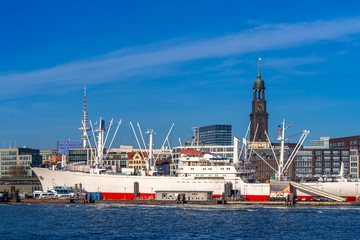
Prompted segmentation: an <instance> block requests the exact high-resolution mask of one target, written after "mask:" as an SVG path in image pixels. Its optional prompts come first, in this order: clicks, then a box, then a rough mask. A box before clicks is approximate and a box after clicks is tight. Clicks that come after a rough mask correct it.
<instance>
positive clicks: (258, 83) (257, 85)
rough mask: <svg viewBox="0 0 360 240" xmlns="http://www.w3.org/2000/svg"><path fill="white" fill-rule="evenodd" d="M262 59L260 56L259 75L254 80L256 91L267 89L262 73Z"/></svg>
mask: <svg viewBox="0 0 360 240" xmlns="http://www.w3.org/2000/svg"><path fill="white" fill-rule="evenodd" d="M261 60H262V58H259V61H258V75H257V78H256V80H255V82H254V87H253V89H254V91H257V90H260V91H264V90H265V83H264V80H262V79H261V74H260V61H261Z"/></svg>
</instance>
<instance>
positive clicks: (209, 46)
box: [0, 17, 360, 99]
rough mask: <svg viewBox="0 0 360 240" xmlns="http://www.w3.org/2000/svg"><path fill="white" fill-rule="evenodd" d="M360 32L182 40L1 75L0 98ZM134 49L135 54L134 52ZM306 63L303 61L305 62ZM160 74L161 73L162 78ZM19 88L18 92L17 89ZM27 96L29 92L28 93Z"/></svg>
mask: <svg viewBox="0 0 360 240" xmlns="http://www.w3.org/2000/svg"><path fill="white" fill-rule="evenodd" d="M359 32H360V17H354V18H348V19H337V20H331V21H316V22H303V23H296V24H273V25H262V26H260V27H256V28H253V29H250V30H244V31H243V32H240V33H238V34H233V35H228V36H223V37H215V38H211V39H202V40H194V41H189V40H188V41H185V42H184V41H182V42H181V43H176V44H170V45H167V46H166V47H159V44H157V46H156V47H151V46H148V47H142V46H140V47H138V48H133V49H132V51H131V52H128V51H125V50H124V51H122V50H120V51H114V52H112V53H110V54H108V55H104V56H99V57H97V58H92V59H89V60H82V61H78V62H71V63H66V64H62V65H59V66H55V67H52V68H48V69H43V70H38V71H32V72H24V73H15V74H11V73H10V74H2V75H0V82H1V84H2V88H1V90H0V96H1V98H2V99H6V98H8V97H10V96H11V95H12V96H13V95H14V94H15V95H16V94H24V93H25V92H29V89H32V90H35V91H36V90H37V89H44V88H46V87H47V88H54V87H61V86H67V87H68V86H71V85H80V84H85V83H86V84H96V83H103V82H111V81H121V80H125V79H129V78H131V77H147V76H149V73H151V71H156V69H157V70H159V69H161V68H162V67H165V69H167V70H166V71H161V70H160V72H163V73H162V74H164V75H166V74H171V73H170V72H171V71H170V72H169V71H168V69H169V67H170V68H171V65H173V64H175V66H174V68H176V67H178V66H179V65H181V64H186V63H188V62H189V61H193V60H201V59H211V58H223V57H229V56H234V55H241V54H246V53H254V52H261V51H267V50H278V49H288V48H292V47H300V46H304V45H309V44H314V43H317V42H321V41H329V40H338V39H341V38H343V37H347V36H350V35H352V34H356V33H359ZM137 49H138V50H137ZM317 60H319V59H317ZM305 62H306V61H305ZM160 74H161V73H160ZM20 86H21V87H20ZM29 94H31V93H29Z"/></svg>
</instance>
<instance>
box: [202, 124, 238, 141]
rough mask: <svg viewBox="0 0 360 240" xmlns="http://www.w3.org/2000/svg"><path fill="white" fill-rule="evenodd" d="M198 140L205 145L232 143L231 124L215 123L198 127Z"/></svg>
mask: <svg viewBox="0 0 360 240" xmlns="http://www.w3.org/2000/svg"><path fill="white" fill-rule="evenodd" d="M195 136H196V138H197V139H196V141H197V142H200V143H201V144H202V145H205V146H210V145H213V146H215V145H216V146H227V145H231V140H232V138H231V125H220V124H214V125H210V126H205V127H199V128H197V132H196V133H195Z"/></svg>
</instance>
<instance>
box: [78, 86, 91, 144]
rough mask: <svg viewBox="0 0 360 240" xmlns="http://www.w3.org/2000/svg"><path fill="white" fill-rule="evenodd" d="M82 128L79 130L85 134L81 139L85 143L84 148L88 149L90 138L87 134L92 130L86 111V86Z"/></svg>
mask: <svg viewBox="0 0 360 240" xmlns="http://www.w3.org/2000/svg"><path fill="white" fill-rule="evenodd" d="M81 122H82V125H83V126H82V127H79V130H80V131H82V132H83V134H82V135H81V136H80V139H81V140H82V141H83V148H86V142H87V141H88V138H89V136H88V135H87V133H86V132H88V131H90V130H91V128H90V127H88V126H87V123H88V120H87V111H86V86H85V87H84V110H83V118H82V121H81Z"/></svg>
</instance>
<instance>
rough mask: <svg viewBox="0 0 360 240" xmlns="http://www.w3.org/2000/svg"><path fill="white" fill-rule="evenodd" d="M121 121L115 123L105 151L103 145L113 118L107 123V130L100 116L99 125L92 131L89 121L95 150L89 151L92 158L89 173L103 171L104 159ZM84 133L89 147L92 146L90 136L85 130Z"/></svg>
mask: <svg viewBox="0 0 360 240" xmlns="http://www.w3.org/2000/svg"><path fill="white" fill-rule="evenodd" d="M121 122H122V120H120V121H119V122H118V123H117V127H116V130H115V133H114V135H113V137H112V139H111V142H110V144H109V146H108V148H107V150H106V151H105V149H106V147H105V146H106V143H107V139H108V136H109V133H110V130H111V127H112V126H113V119H111V121H110V123H109V127H108V129H107V130H106V127H105V120H103V119H102V118H101V117H100V121H99V127H98V129H96V130H95V131H94V128H93V125H92V122H91V121H90V126H91V130H92V134H93V136H94V143H95V150H96V151H91V156H92V159H94V164H93V165H92V168H91V170H90V172H91V173H94V174H99V173H101V172H104V171H105V169H104V159H106V157H107V155H108V154H109V151H110V150H111V146H112V144H113V142H114V139H115V137H116V134H117V132H118V130H119V127H120V125H121ZM95 124H96V123H95ZM83 126H85V124H84V123H83ZM95 132H96V133H97V138H95ZM105 133H106V135H105ZM85 134H86V137H87V138H86V139H87V140H88V143H89V146H90V148H92V147H91V143H90V138H89V137H88V136H87V133H86V132H85ZM104 154H105V155H104Z"/></svg>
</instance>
